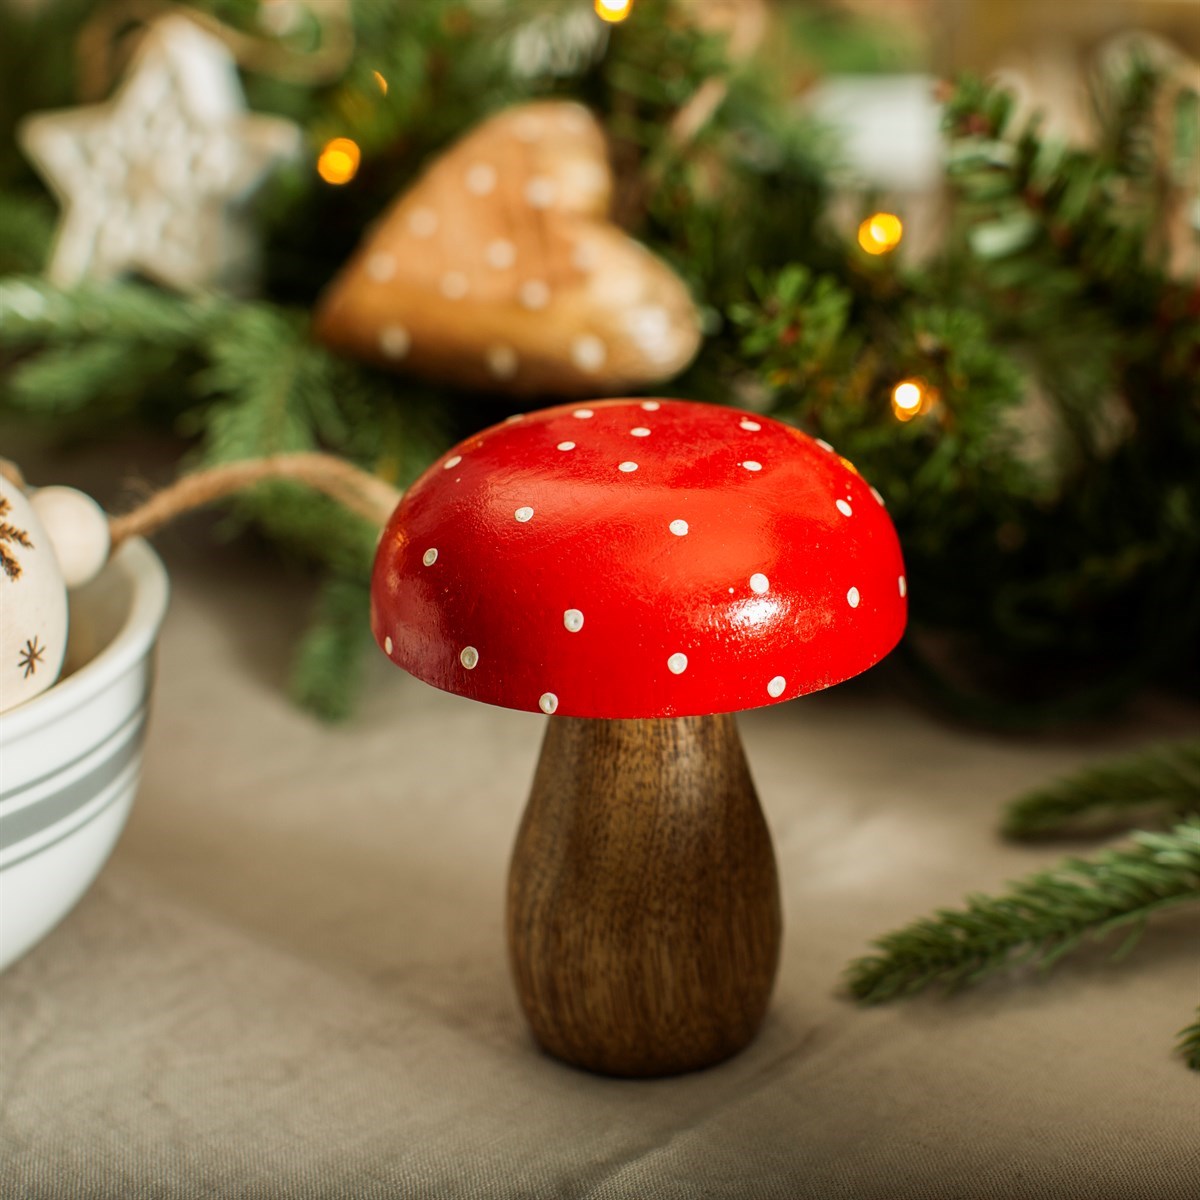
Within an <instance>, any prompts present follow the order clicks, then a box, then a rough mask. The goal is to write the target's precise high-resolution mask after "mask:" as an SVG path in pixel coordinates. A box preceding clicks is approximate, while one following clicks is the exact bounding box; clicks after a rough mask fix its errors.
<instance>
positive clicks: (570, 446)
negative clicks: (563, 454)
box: [557, 442, 575, 450]
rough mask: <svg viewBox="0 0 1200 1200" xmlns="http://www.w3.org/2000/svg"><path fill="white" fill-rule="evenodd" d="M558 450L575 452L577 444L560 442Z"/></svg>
mask: <svg viewBox="0 0 1200 1200" xmlns="http://www.w3.org/2000/svg"><path fill="white" fill-rule="evenodd" d="M557 449H559V450H574V449H575V443H574V442H559V443H558V446H557Z"/></svg>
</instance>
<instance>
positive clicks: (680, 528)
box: [667, 520, 688, 537]
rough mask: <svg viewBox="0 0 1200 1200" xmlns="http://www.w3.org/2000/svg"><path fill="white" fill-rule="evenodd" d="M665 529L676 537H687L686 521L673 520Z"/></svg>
mask: <svg viewBox="0 0 1200 1200" xmlns="http://www.w3.org/2000/svg"><path fill="white" fill-rule="evenodd" d="M667 528H668V529H669V530H670V531H671V532H672V533H673V534H674V535H675V536H676V537H687V531H688V523H687V522H686V521H682V520H674V521H672V522H671V523H670V525H668V526H667Z"/></svg>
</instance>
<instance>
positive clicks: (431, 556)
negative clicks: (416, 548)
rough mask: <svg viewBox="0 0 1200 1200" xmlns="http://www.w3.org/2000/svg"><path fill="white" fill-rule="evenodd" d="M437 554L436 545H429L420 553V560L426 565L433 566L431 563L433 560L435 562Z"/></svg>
mask: <svg viewBox="0 0 1200 1200" xmlns="http://www.w3.org/2000/svg"><path fill="white" fill-rule="evenodd" d="M437 556H438V552H437V547H436V546H430V547H429V549H428V550H426V551H425V553H424V554H422V555H421V561H422V562H423V563H424V564H425V565H426V566H427V567H432V566H433V564H434V563H435V562H437Z"/></svg>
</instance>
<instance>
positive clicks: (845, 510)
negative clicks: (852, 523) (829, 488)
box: [837, 500, 854, 517]
mask: <svg viewBox="0 0 1200 1200" xmlns="http://www.w3.org/2000/svg"><path fill="white" fill-rule="evenodd" d="M837 510H838V512H840V513H841V514H842V516H843V517H852V516H853V515H854V509H852V508H851V507H850V505H849V504H848V503H847V502H846V501H845V500H839V501H838V502H837Z"/></svg>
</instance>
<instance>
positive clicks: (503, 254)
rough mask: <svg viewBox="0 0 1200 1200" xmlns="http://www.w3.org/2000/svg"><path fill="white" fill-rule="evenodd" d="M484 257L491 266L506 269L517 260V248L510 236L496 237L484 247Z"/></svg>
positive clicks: (496, 268) (498, 269)
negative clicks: (509, 238)
mask: <svg viewBox="0 0 1200 1200" xmlns="http://www.w3.org/2000/svg"><path fill="white" fill-rule="evenodd" d="M483 259H484V262H486V263H487V265H488V266H489V267H493V268H494V269H495V270H497V271H504V270H507V269H508V268H509V267H511V266H512V265H513V263H515V262H516V261H517V248H516V246H514V245H513V244H512V242H510V241H509V240H508V238H495V239H494V240H492V241H490V242H488V244H487V245H486V246H485V247H484V248H483Z"/></svg>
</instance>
